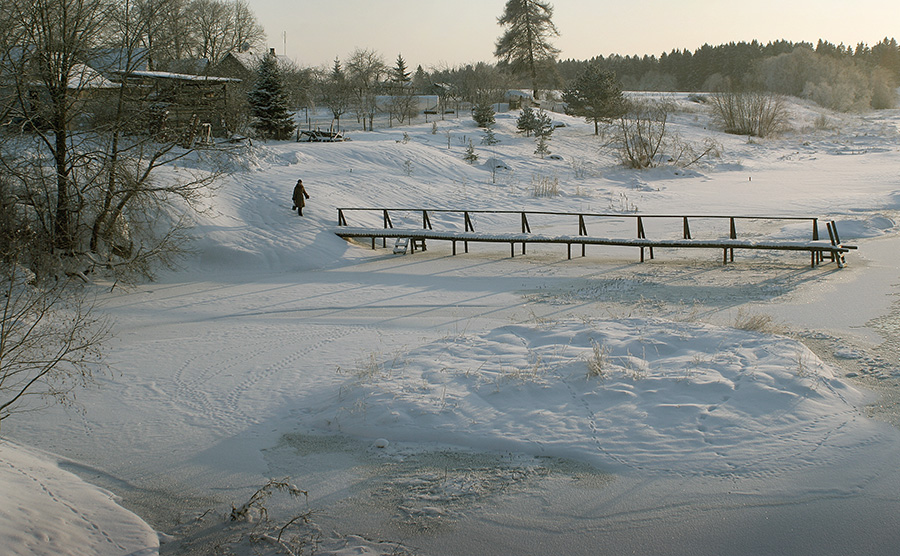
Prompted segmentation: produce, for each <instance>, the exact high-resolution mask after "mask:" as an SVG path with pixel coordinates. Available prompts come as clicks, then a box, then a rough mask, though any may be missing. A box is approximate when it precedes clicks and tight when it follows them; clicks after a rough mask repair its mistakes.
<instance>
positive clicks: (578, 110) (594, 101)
mask: <svg viewBox="0 0 900 556" xmlns="http://www.w3.org/2000/svg"><path fill="white" fill-rule="evenodd" d="M562 98H563V102H565V103H566V113H568V114H570V115H573V116H581V117H583V118H584V119H585V120H587V121H588V122H593V123H594V135H598V134H599V133H600V122H609V121H612V120H614V119H616V118H618V117H619V116H621V115H622V113H623V112H624V111H625V95H623V94H622V89H621V87H620V85H619V81H618V79H616V75H615V74H614V73H612V72H611V71H606V70H603V69H601V68H600V65H599V64H597V63H596V62H592V63H590V64H588V65H587V67H585V68H584V70H583V71H582V72H581V73H580V74H579V75H578V77H577V78H576V79H575V83H574V84H573V85H572V87H570V88H568V89H566V90H565V91H564V92H563V97H562Z"/></svg>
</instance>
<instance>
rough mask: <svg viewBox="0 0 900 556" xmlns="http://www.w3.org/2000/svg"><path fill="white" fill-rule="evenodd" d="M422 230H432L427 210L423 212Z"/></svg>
mask: <svg viewBox="0 0 900 556" xmlns="http://www.w3.org/2000/svg"><path fill="white" fill-rule="evenodd" d="M422 228H428V229H429V230H430V229H432V228H431V220H430V219H429V218H428V211H427V210H423V211H422Z"/></svg>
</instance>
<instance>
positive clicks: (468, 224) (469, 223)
mask: <svg viewBox="0 0 900 556" xmlns="http://www.w3.org/2000/svg"><path fill="white" fill-rule="evenodd" d="M463 216H464V218H465V221H466V222H465V223H466V231H467V232H474V231H475V226H473V225H472V220H471V219H470V218H469V213H468V212H463Z"/></svg>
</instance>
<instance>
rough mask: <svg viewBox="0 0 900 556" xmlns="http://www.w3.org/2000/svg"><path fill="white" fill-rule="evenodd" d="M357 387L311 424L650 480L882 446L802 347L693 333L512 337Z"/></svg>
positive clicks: (482, 341) (853, 398)
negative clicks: (653, 475)
mask: <svg viewBox="0 0 900 556" xmlns="http://www.w3.org/2000/svg"><path fill="white" fill-rule="evenodd" d="M350 382H351V384H350V385H348V386H347V387H345V388H342V392H344V397H343V399H342V401H341V403H340V404H338V405H339V406H340V407H341V408H343V409H341V410H339V413H340V414H339V415H334V414H322V415H320V417H321V421H320V423H325V422H326V421H328V422H331V423H334V422H339V423H340V424H341V431H342V432H344V433H349V434H354V435H358V436H360V437H365V438H386V439H390V440H391V441H392V442H395V441H417V442H429V441H435V440H436V441H439V442H444V443H451V444H457V445H461V446H465V447H469V448H473V449H478V450H509V451H517V452H522V453H530V454H533V455H547V456H556V457H566V458H575V459H580V460H582V461H587V462H590V463H593V464H595V465H598V466H602V467H614V468H620V469H621V468H634V469H641V470H643V471H644V472H646V471H659V472H675V473H678V474H685V475H693V474H713V475H720V474H721V475H729V476H730V475H747V476H749V475H758V474H767V473H778V472H781V471H785V470H787V469H793V468H797V467H802V466H805V465H810V464H812V463H813V462H817V463H821V462H822V461H824V460H828V459H834V458H838V457H840V454H841V452H842V451H844V450H846V449H847V446H848V445H855V444H864V443H867V442H872V441H873V440H872V437H873V434H875V433H873V432H871V431H870V430H869V427H870V425H868V424H867V422H866V420H865V418H864V417H863V416H862V415H861V414H860V412H859V410H858V409H857V407H858V406H859V404H861V403H864V402H865V397H864V395H863V394H862V393H861V392H859V391H857V390H856V389H854V388H853V387H852V386H849V385H847V384H845V383H844V382H842V381H841V380H840V379H839V378H837V377H836V376H835V373H834V372H833V371H832V369H831V368H830V367H828V366H827V365H826V364H824V363H823V362H822V361H821V360H820V359H819V358H818V357H816V355H814V354H813V353H812V352H811V351H809V350H808V349H807V348H806V347H805V346H803V345H802V344H800V343H799V342H797V341H794V340H792V339H789V338H784V337H777V336H767V335H761V334H757V333H752V332H746V331H741V330H736V329H733V328H722V327H715V326H710V325H705V324H696V323H676V322H669V321H664V320H645V319H626V320H621V321H602V322H594V323H592V324H590V325H585V324H584V323H582V322H580V321H579V322H569V323H556V324H554V325H553V327H552V328H547V327H540V326H505V327H502V328H497V329H494V330H491V331H489V332H487V333H485V334H482V335H477V336H476V335H472V336H457V337H450V338H446V339H443V340H440V341H437V342H434V343H431V344H427V345H424V346H422V347H419V348H417V349H414V350H413V351H411V352H409V353H406V354H402V355H397V356H395V357H392V358H390V359H388V360H387V362H383V363H381V362H379V363H377V364H376V363H375V362H374V361H373V360H367V362H366V363H361V364H360V365H359V368H358V369H357V372H356V373H354V375H353V377H352V378H351V381H350ZM330 407H332V408H334V407H335V405H334V404H331V405H330ZM361 408H362V409H361ZM322 411H328V410H327V409H324V408H323V410H322ZM332 411H333V410H332Z"/></svg>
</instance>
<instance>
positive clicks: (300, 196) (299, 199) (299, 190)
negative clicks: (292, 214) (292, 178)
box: [293, 181, 309, 208]
mask: <svg viewBox="0 0 900 556" xmlns="http://www.w3.org/2000/svg"><path fill="white" fill-rule="evenodd" d="M304 199H309V193H307V192H306V189H305V188H304V187H303V182H300V181H298V182H297V185H295V186H294V197H293V200H294V206H296V207H298V208H303V207H305V206H306V201H305V200H304Z"/></svg>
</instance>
